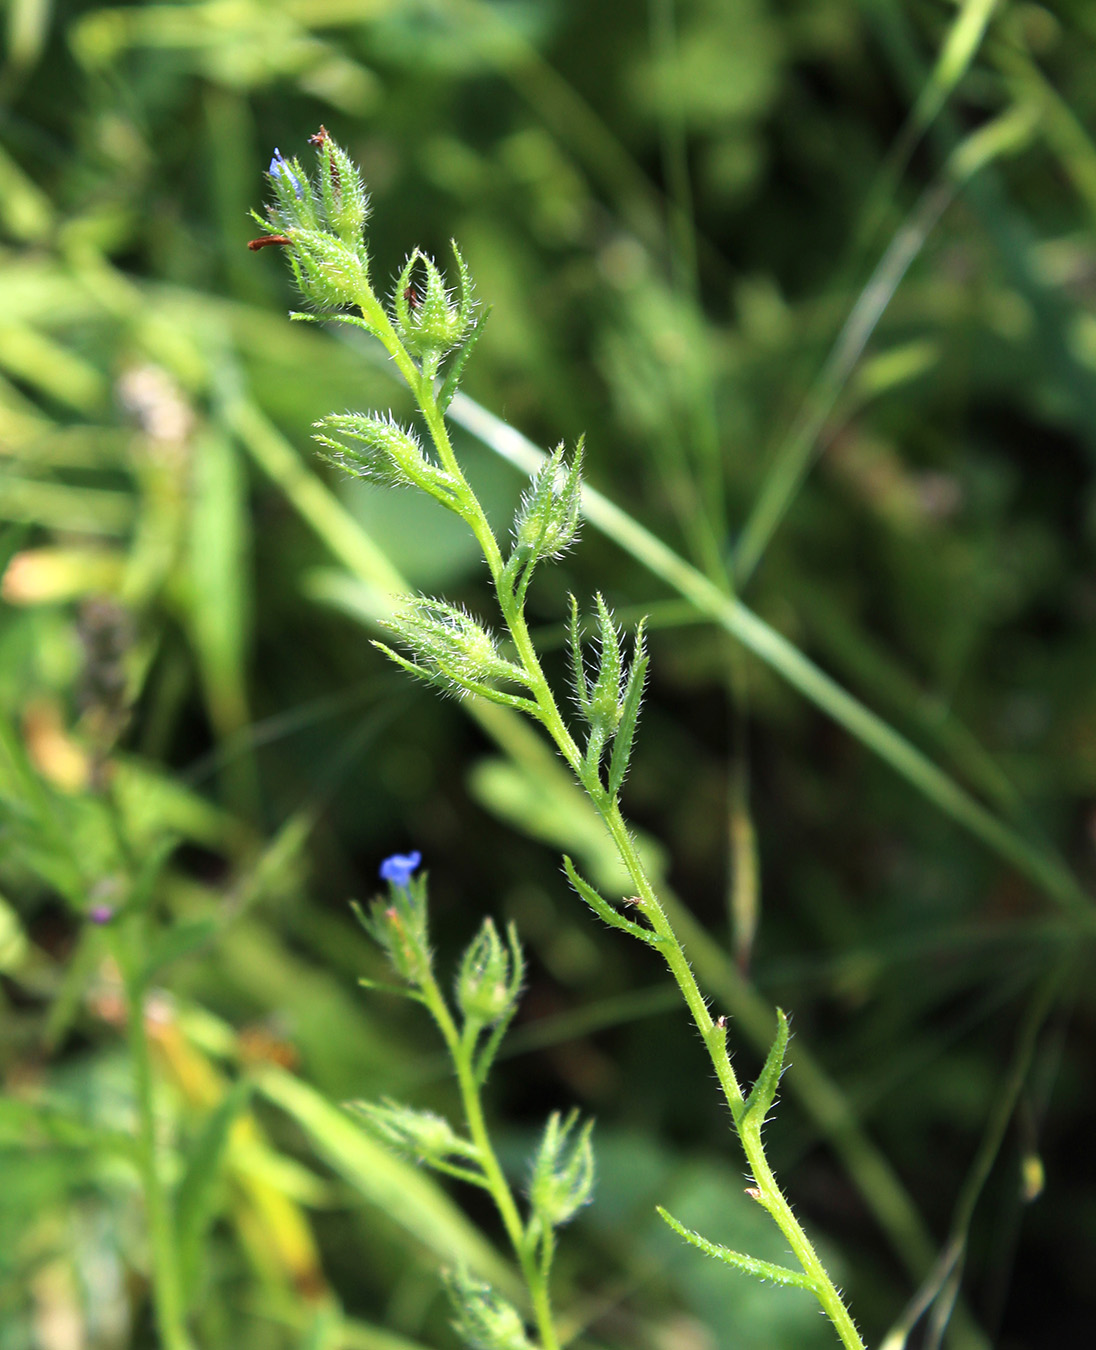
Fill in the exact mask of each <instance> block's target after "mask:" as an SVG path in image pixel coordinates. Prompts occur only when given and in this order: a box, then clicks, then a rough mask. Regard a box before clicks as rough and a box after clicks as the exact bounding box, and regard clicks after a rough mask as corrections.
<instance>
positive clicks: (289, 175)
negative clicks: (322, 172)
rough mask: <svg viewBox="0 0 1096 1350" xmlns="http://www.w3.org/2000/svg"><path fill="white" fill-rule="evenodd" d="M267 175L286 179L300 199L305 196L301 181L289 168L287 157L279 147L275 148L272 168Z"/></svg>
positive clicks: (271, 162)
mask: <svg viewBox="0 0 1096 1350" xmlns="http://www.w3.org/2000/svg"><path fill="white" fill-rule="evenodd" d="M267 173H268V174H269V175H270V176H271V178H284V179H285V181H286V182H287V183H288V184H289V186H290V187H291V188H292V189H293V191H294V193H295V194H296V195H297V196H298V197H303V196H304V190H303V188H302V187H301V180H300V179H299V178H298V177H297V175H296V174H295V173H294V172H293V170H292V169H291V168H290V167H289V164H288V163H287V162H286V160H285V157H284V156H283V155H282V152H281V151H280V150H279V149H278V147H277V146H275V147H274V157H273V159H271V161H270V168H269V169H267Z"/></svg>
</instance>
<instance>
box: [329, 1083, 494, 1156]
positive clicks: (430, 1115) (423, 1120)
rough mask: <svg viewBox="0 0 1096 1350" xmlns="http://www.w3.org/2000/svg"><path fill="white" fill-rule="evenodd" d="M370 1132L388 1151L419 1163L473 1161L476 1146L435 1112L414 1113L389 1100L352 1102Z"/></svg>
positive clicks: (477, 1152) (476, 1153)
mask: <svg viewBox="0 0 1096 1350" xmlns="http://www.w3.org/2000/svg"><path fill="white" fill-rule="evenodd" d="M350 1108H351V1110H352V1111H354V1112H355V1114H356V1115H358V1116H360V1117H361V1119H362V1121H363V1122H364V1124H365V1125H366V1127H367V1128H368V1130H369V1132H370V1133H371V1134H372V1135H374V1136H375V1138H377V1139H379V1140H380V1141H381V1142H382V1143H384V1144H387V1145H388V1146H389V1148H392V1149H394V1150H395V1151H396V1152H397V1153H400V1154H403V1155H405V1156H407V1157H410V1158H414V1159H415V1160H416V1161H417V1162H422V1163H426V1164H428V1165H431V1164H435V1165H436V1164H440V1163H444V1162H445V1161H446V1160H447V1159H449V1158H454V1157H456V1158H461V1159H463V1160H466V1161H470V1162H474V1161H476V1160H477V1159H478V1157H479V1150H478V1149H477V1148H476V1146H475V1144H473V1143H471V1142H470V1141H469V1140H467V1139H462V1138H461V1137H460V1135H459V1134H457V1133H456V1131H455V1130H454V1129H453V1127H452V1126H451V1125H450V1124H449V1122H448V1121H447V1120H446V1119H445V1118H444V1117H443V1116H439V1115H437V1114H436V1113H435V1112H433V1111H415V1110H413V1109H412V1108H411V1107H410V1106H403V1105H401V1104H400V1103H399V1102H394V1101H390V1100H388V1099H387V1098H386V1099H385V1100H384V1101H383V1102H351V1103H350Z"/></svg>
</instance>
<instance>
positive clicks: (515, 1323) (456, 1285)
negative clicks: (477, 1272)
mask: <svg viewBox="0 0 1096 1350" xmlns="http://www.w3.org/2000/svg"><path fill="white" fill-rule="evenodd" d="M446 1283H447V1284H448V1286H449V1297H450V1299H451V1300H452V1303H453V1311H454V1313H455V1314H456V1315H455V1316H454V1318H453V1327H454V1330H455V1331H456V1333H457V1335H458V1336H459V1337H460V1338H461V1340H462V1341H463V1342H464V1343H465V1345H467V1346H470V1347H471V1348H472V1350H533V1346H532V1343H531V1342H530V1340H529V1338H528V1337H527V1336H526V1334H525V1324H524V1322H523V1321H522V1320H521V1314H520V1313H519V1312H518V1311H517V1309H516V1308H514V1307H513V1306H512V1305H511V1304H509V1303H507V1302H506V1300H505V1299H503V1298H500V1297H499V1295H498V1294H496V1293H495V1291H494V1290H493V1289H492V1288H491V1286H490V1285H489V1284H481V1283H480V1281H479V1280H473V1279H471V1278H470V1277H469V1276H468V1275H466V1274H465V1273H464V1272H463V1271H457V1272H454V1273H453V1274H450V1275H448V1276H447V1277H446Z"/></svg>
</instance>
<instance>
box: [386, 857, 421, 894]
mask: <svg viewBox="0 0 1096 1350" xmlns="http://www.w3.org/2000/svg"><path fill="white" fill-rule="evenodd" d="M421 862H422V854H421V853H419V852H418V851H417V850H416V851H415V852H414V853H393V854H392V856H391V858H385V860H384V862H382V863H381V880H382V881H390V882H391V883H392V885H393V886H408V885H410V883H411V874H412V872H414V870H415V868H416V867H418V865H419V863H421Z"/></svg>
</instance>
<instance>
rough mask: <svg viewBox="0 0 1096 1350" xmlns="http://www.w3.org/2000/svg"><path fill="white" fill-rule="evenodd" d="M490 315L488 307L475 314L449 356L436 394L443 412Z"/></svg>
mask: <svg viewBox="0 0 1096 1350" xmlns="http://www.w3.org/2000/svg"><path fill="white" fill-rule="evenodd" d="M490 317H491V309H490V307H488V308H487V309H484V310H482V311H481V312H480V313H479V314H477V315H476V319H475V322H474V323H473V324H472V327H471V328H470V329H469V330H468V334H467V336H466V337H465V339H464V341H463V342H462V343H461V344H460V346H459V347H458V348H457V350H456V352H455V353H454V354H453V356H452V357H450V359H449V365H448V367H447V369H446V372H445V379H444V380H443V381H442V386H441V388H440V389H439V390H438V394H437V400H438V407H439V408H440V409H441V411H442V412H445V411H446V409H447V408H448V407H449V405H450V403H452V401H453V395H454V394H455V393H456V392H457V389H458V388H459V387H460V381H461V376H462V375H463V374H464V367H465V365H466V364H467V362H468V358H469V357H470V356H471V355H472V350H473V348H474V347H475V345H476V343H477V342H478V341H479V340H480V334H481V333H482V332H483V329H484V325H485V324H486V323H487V320H488V319H489V318H490Z"/></svg>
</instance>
